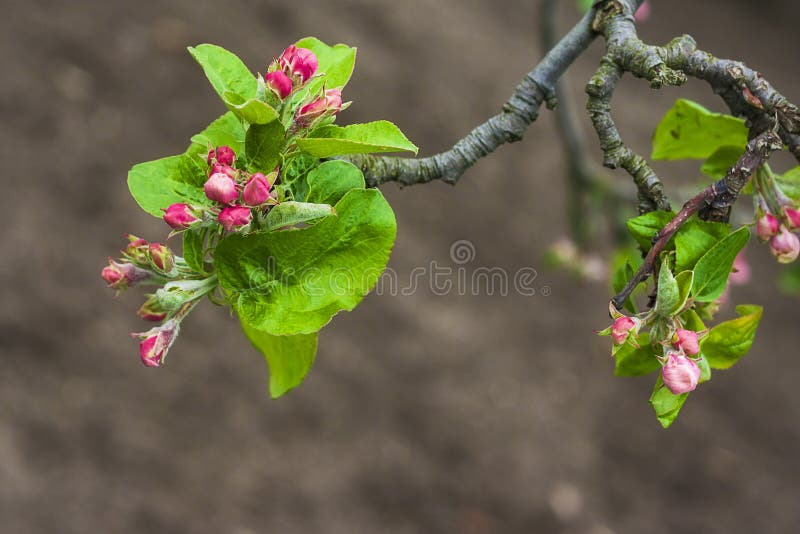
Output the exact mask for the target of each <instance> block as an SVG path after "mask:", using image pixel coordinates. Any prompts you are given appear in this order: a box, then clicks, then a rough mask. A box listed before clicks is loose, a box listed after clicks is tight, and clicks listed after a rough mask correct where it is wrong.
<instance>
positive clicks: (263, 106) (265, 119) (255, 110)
mask: <svg viewBox="0 0 800 534" xmlns="http://www.w3.org/2000/svg"><path fill="white" fill-rule="evenodd" d="M222 100H223V101H224V102H225V105H226V106H228V109H229V110H231V111H232V112H233V114H234V115H236V116H237V117H239V118H240V119H242V120H245V121H247V122H249V123H250V124H267V123H270V122H273V121H274V120H275V119H277V118H278V112H277V111H275V108H273V107H272V106H270V105H269V104H267V103H266V102H262V101H261V100H258V99H257V98H245V97H243V96H241V95H239V94H237V93H235V92H233V91H225V94H224V95H223V97H222Z"/></svg>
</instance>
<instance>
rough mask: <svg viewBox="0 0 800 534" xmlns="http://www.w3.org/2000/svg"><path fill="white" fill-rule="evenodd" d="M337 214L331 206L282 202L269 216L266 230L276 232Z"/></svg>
mask: <svg viewBox="0 0 800 534" xmlns="http://www.w3.org/2000/svg"><path fill="white" fill-rule="evenodd" d="M335 214H336V212H335V211H334V210H333V208H332V207H331V206H330V205H329V204H312V203H309V202H292V201H286V202H281V203H280V204H278V205H277V206H275V207H274V208H272V209H271V210H270V211H269V213H268V214H267V219H266V229H267V230H276V229H278V228H285V227H287V226H293V225H295V224H299V223H305V222H309V221H314V220H316V219H320V218H322V217H327V216H328V215H335Z"/></svg>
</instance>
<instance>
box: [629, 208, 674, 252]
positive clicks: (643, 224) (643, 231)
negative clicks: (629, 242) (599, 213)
mask: <svg viewBox="0 0 800 534" xmlns="http://www.w3.org/2000/svg"><path fill="white" fill-rule="evenodd" d="M673 217H675V213H673V212H671V211H651V212H650V213H645V214H644V215H640V216H638V217H634V218H633V219H628V222H627V223H626V226H627V227H628V232H630V234H631V235H632V236H633V238H634V239H635V240H636V242H637V243H638V244H639V246H640V247H642V250H644V251H645V252H646V251H648V250H650V247H651V246H652V244H653V238H654V237H655V235H656V234H657V233H658V232H659V231H661V229H662V228H664V225H665V224H667V223H668V222H670V221H671V220H672V218H673Z"/></svg>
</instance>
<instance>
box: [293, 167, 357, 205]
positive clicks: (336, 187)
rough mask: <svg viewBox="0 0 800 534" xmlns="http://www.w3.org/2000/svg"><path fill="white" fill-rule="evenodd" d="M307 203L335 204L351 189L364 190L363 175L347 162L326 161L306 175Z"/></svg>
mask: <svg viewBox="0 0 800 534" xmlns="http://www.w3.org/2000/svg"><path fill="white" fill-rule="evenodd" d="M306 180H307V181H308V195H307V197H306V199H307V200H308V201H309V202H316V203H319V204H336V203H337V202H339V200H340V199H341V198H342V197H343V196H344V195H345V193H347V192H348V191H350V190H351V189H364V188H365V187H366V184H365V183H364V175H363V174H362V173H361V170H360V169H359V168H358V167H356V166H355V165H353V164H352V163H350V162H348V161H340V160H333V161H326V162H325V163H323V164H322V165H320V166H319V167H317V168H316V169H314V170H312V171H311V172H310V173H308V177H307V178H306Z"/></svg>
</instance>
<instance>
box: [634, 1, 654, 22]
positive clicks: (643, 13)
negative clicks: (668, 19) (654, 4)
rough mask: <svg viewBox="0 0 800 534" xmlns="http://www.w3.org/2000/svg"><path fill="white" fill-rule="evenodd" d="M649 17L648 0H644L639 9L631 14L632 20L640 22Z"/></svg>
mask: <svg viewBox="0 0 800 534" xmlns="http://www.w3.org/2000/svg"><path fill="white" fill-rule="evenodd" d="M649 18H650V2H649V1H648V0H644V2H642V5H640V6H639V9H637V10H636V13H634V14H633V20H634V21H636V22H642V21H645V20H647V19H649Z"/></svg>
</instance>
